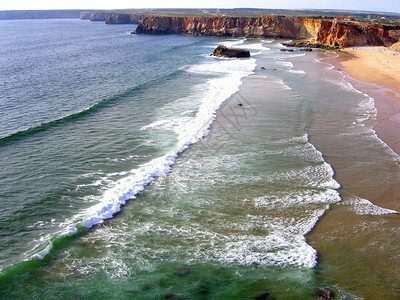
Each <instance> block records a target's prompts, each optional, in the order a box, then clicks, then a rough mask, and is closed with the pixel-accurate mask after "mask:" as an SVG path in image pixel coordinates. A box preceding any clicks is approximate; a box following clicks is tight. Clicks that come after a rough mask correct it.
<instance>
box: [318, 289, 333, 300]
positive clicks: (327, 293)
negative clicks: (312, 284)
mask: <svg viewBox="0 0 400 300" xmlns="http://www.w3.org/2000/svg"><path fill="white" fill-rule="evenodd" d="M316 296H317V299H318V300H325V299H335V293H334V292H333V291H331V290H329V289H321V290H319V291H318V292H317V294H316Z"/></svg>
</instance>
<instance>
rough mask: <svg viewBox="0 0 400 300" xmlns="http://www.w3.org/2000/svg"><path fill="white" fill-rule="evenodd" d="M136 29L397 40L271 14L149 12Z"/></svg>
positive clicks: (354, 26)
mask: <svg viewBox="0 0 400 300" xmlns="http://www.w3.org/2000/svg"><path fill="white" fill-rule="evenodd" d="M136 33H147V34H171V33H175V34H188V35H200V36H204V35H206V36H233V37H257V38H290V39H308V40H311V42H315V43H323V44H325V45H329V46H341V47H349V46H362V45H384V44H385V43H389V42H394V40H393V38H391V37H390V36H389V35H388V34H387V30H385V29H384V28H379V27H372V26H366V25H362V24H358V23H350V24H345V23H339V22H336V21H333V20H319V19H306V18H290V17H269V16H263V17H258V18H250V17H249V18H247V17H243V18H240V17H170V16H147V17H144V19H143V20H142V21H141V22H140V23H139V25H138V27H137V28H136Z"/></svg>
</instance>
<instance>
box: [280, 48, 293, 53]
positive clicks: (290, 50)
mask: <svg viewBox="0 0 400 300" xmlns="http://www.w3.org/2000/svg"><path fill="white" fill-rule="evenodd" d="M281 51H282V52H294V50H293V49H286V48H284V49H281Z"/></svg>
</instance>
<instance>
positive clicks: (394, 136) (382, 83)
mask: <svg viewBox="0 0 400 300" xmlns="http://www.w3.org/2000/svg"><path fill="white" fill-rule="evenodd" d="M339 63H340V67H339V68H341V69H342V70H344V71H345V72H346V73H347V74H349V75H350V77H352V78H353V79H355V80H354V81H353V82H352V84H354V85H356V86H357V88H358V89H359V90H361V91H363V92H365V93H367V94H368V95H370V96H371V97H373V98H374V99H375V106H376V108H377V111H378V117H377V121H378V123H377V124H376V125H375V127H374V129H375V131H376V133H377V134H378V136H379V138H380V139H382V140H383V141H384V142H385V143H386V144H387V145H388V146H389V147H390V148H392V149H393V151H395V152H396V153H397V154H399V155H400V53H399V52H395V51H392V50H389V49H388V48H386V47H353V48H346V49H345V52H341V53H339ZM336 66H338V64H336ZM363 83H369V84H363Z"/></svg>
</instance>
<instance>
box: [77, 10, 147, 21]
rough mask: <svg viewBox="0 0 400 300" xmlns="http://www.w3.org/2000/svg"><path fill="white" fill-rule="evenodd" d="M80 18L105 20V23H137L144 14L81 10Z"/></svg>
mask: <svg viewBox="0 0 400 300" xmlns="http://www.w3.org/2000/svg"><path fill="white" fill-rule="evenodd" d="M80 18H81V19H90V21H103V22H104V21H105V22H106V24H138V23H139V22H140V21H141V20H142V19H143V18H144V14H139V13H135V12H107V11H92V12H90V11H89V12H88V11H83V12H81V14H80Z"/></svg>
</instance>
